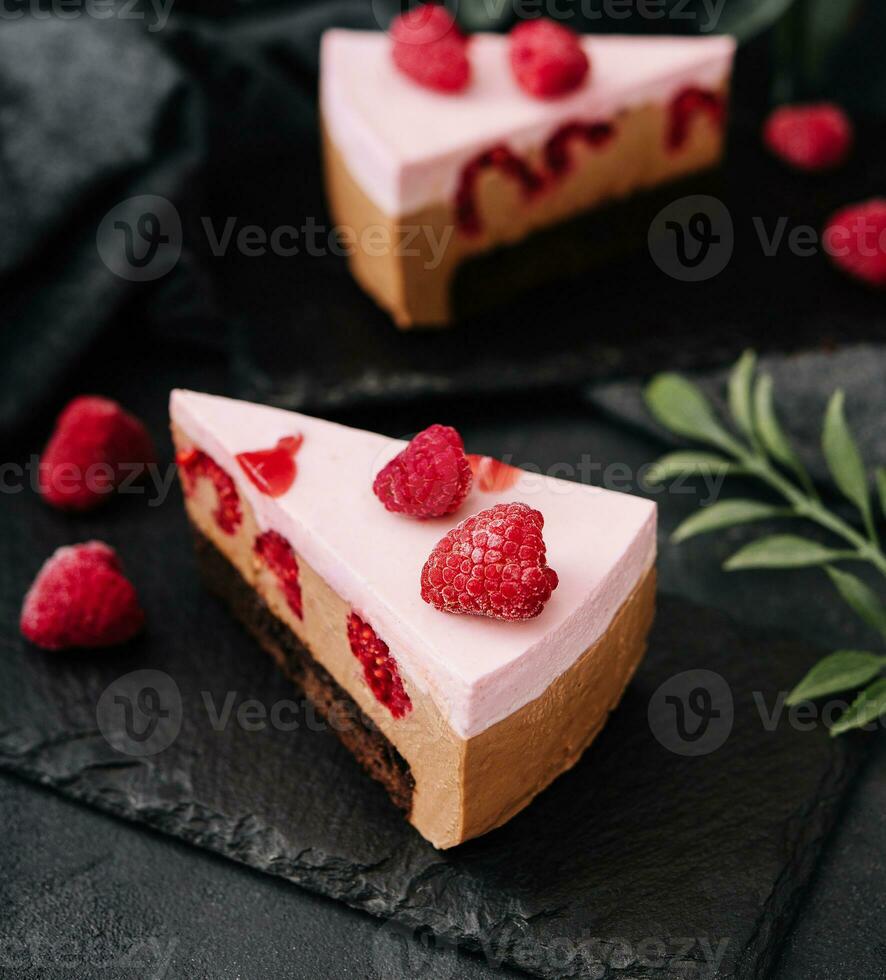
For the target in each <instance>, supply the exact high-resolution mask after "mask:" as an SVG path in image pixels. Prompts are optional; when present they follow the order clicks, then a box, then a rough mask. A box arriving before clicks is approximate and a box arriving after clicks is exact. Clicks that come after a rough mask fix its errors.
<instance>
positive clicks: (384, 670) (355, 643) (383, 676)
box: [348, 613, 412, 718]
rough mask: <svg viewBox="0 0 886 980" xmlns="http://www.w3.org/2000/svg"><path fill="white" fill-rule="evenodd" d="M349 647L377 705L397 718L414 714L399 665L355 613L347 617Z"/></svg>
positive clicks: (384, 645) (373, 632) (386, 646)
mask: <svg viewBox="0 0 886 980" xmlns="http://www.w3.org/2000/svg"><path fill="white" fill-rule="evenodd" d="M348 643H350V645H351V653H353V654H354V656H355V657H356V658H357V659H358V660H359V661H360V663H361V664H362V665H363V677H364V678H365V679H366V683H367V684H368V685H369V689H370V690H371V691H372V693H373V695H374V696H375V699H376V701H378V703H379V704H383V705H384V706H385V707H386V708H387V709H388V711H390V712H391V715H392V716H393V717H394V718H402V717H403V716H404V715H405V714H407V712H409V711H412V702H411V701H410V700H409V695H408V694H407V693H406V690H405V688H404V687H403V681H402V680H401V679H400V672H399V670H398V669H397V662H396V660H394V658H393V657H392V656H391V651H390V650H389V649H388V645H387V643H385V642H384V641H383V640H381V639H380V638H379V637H378V635H377V634H376V632H375V630H374V629H373V628H372V627H371V626H370V625H369V624H368V623H364V622H363V620H362V619H361V618H360V617H359V616H358V615H357V614H356V613H351V614H350V616H348Z"/></svg>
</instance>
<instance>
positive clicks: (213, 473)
mask: <svg viewBox="0 0 886 980" xmlns="http://www.w3.org/2000/svg"><path fill="white" fill-rule="evenodd" d="M175 461H176V463H177V464H178V471H179V474H180V475H181V481H182V488H183V489H184V492H185V495H186V496H191V495H192V494H193V493H194V492H195V489H196V487H197V484H198V483H199V482H200V481H201V480H206V481H208V482H209V483H210V484H211V485H212V487H213V488H214V489H215V494H216V508H215V510H214V511H213V515H212V516H213V518H214V520H215V523H216V524H217V525H218V526H219V528H221V530H222V531H224V533H225V534H234V532H235V531H236V530H237V528H238V527H239V526H240V524H241V523H242V521H243V514H242V512H241V510H240V497H239V495H238V493H237V488H236V487H235V486H234V481H233V480H232V479H231V476H230V474H229V473H226V472H225V471H224V470H223V469H222V468H221V467H220V466H219V465H218V463H216V461H215V460H214V459H213V458H212V457H211V456H208V455H207V454H206V453H204V452H203V451H202V450H199V449H194V447H193V446H190V447H188V448H184V449H180V450H179V451H178V452H177V453H176V454H175Z"/></svg>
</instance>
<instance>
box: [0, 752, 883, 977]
mask: <svg viewBox="0 0 886 980" xmlns="http://www.w3.org/2000/svg"><path fill="white" fill-rule="evenodd" d="M840 744H841V750H840V755H839V761H838V762H837V763H836V764H835V765H834V767H833V768H832V769H831V770H830V771H829V772H828V774H827V776H826V778H825V784H824V786H823V787H822V795H821V796H820V797H818V798H817V804H816V805H814V809H813V812H812V813H811V814H810V813H808V812H801V813H797V814H795V815H794V818H793V821H792V822H793V823H794V824H795V825H796V826H797V828H798V829H797V832H796V834H795V835H794V837H793V840H792V841H790V842H789V846H790V851H791V856H790V857H789V858H788V860H787V861H786V863H785V869H784V871H783V873H782V876H781V878H780V879H779V881H778V882H777V883H776V885H775V888H774V889H773V891H772V893H771V894H770V895H769V897H768V898H767V900H766V903H765V905H764V907H763V909H762V910H761V913H760V915H759V917H758V920H757V924H756V928H755V932H754V935H753V938H752V940H751V942H750V943H749V944H748V945H747V946H746V947H745V948H744V949H743V950H742V952H741V953H740V954H739V956H738V959H737V961H736V970H735V972H734V974H732V977H734V978H735V980H756V978H760V977H766V976H768V975H769V974H770V972H771V970H772V969H773V967H774V965H775V963H776V961H777V959H778V955H779V954H780V947H781V942H782V940H783V939H784V938H785V937H786V936H787V934H788V932H789V931H790V929H791V927H792V925H793V922H794V919H795V916H796V914H797V911H798V909H799V907H800V904H801V901H802V898H803V896H804V895H805V893H806V891H807V889H808V886H809V883H810V881H811V879H812V874H813V871H814V869H815V866H816V864H817V862H818V858H819V856H820V854H821V852H822V850H823V847H824V845H825V843H826V840H827V837H828V834H829V833H830V831H831V830H832V829H833V827H834V825H835V823H836V819H837V817H838V815H839V812H840V811H841V809H842V807H843V804H844V802H845V798H846V795H847V790H848V788H849V786H850V784H851V782H852V780H853V779H854V777H855V776H856V775H857V773H858V770H859V768H860V764H861V762H862V760H863V758H864V755H865V753H864V751H863V746H864V744H866V740H864V739H862V738H860V737H855V736H850V738H848V739H843V740H841V743H840ZM38 751H39V749H38ZM33 755H34V749H33V748H31V749H29V750H28V751H26V752H25V753H24V754H20V755H13V754H9V753H7V752H5V751H3V749H2V747H0V769H2V770H4V771H7V772H11V773H13V774H14V775H16V776H19V777H21V778H24V779H27V780H29V781H31V782H34V783H37V784H39V785H41V786H45V787H48V788H50V789H52V790H55V791H56V792H58V793H60V794H61V795H62V796H65V797H67V798H70V799H73V800H76V801H77V802H80V803H84V804H86V805H88V806H91V807H94V808H95V809H97V810H100V811H102V812H104V813H107V814H109V815H111V816H113V817H117V818H120V819H123V820H126V821H128V822H130V823H134V824H138V825H142V826H148V827H150V828H152V829H154V830H157V831H160V832H161V833H164V834H167V835H168V836H171V837H173V838H175V839H178V840H181V841H184V842H186V843H188V844H193V845H195V846H197V847H199V848H201V849H203V850H207V851H209V852H212V853H214V854H217V855H220V856H222V857H224V858H227V859H230V860H233V861H236V862H237V863H238V864H242V865H244V866H246V867H249V868H252V869H254V870H258V871H261V872H264V873H266V874H272V875H275V876H277V877H280V878H283V879H284V880H286V881H290V882H292V883H293V884H296V885H298V886H299V887H301V888H304V889H306V890H307V891H310V892H313V893H314V894H317V895H320V896H323V897H325V898H331V899H334V900H337V901H341V902H343V903H344V904H346V905H348V906H349V907H351V908H353V909H356V910H358V911H362V912H367V913H369V914H370V915H375V916H378V915H379V912H378V910H377V906H375V904H374V898H375V897H376V894H377V890H376V889H374V888H372V887H371V886H369V885H367V884H365V883H362V884H359V883H358V884H357V887H354V886H353V884H352V886H351V887H345V886H344V885H343V876H342V874H341V873H340V872H341V868H340V866H339V862H337V861H336V860H334V859H333V860H329V861H326V862H323V861H321V862H319V863H317V864H308V863H306V862H299V860H298V859H296V860H295V861H285V862H282V861H274V860H270V861H269V860H267V858H266V856H265V853H263V852H264V849H263V848H259V847H258V846H257V845H258V844H260V843H261V842H262V841H263V840H264V838H263V837H262V836H259V838H258V840H257V839H256V835H255V834H254V833H245V834H243V835H242V836H240V835H238V826H239V823H240V822H239V821H236V822H232V821H231V820H230V819H229V818H224V817H222V816H221V815H219V814H213V813H212V811H209V810H208V809H207V808H205V807H201V806H200V805H199V804H195V803H189V804H188V811H189V813H188V816H187V818H183V815H182V814H181V812H176V813H175V814H169V812H168V811H164V810H161V809H159V808H153V807H150V806H148V807H144V808H136V807H133V806H131V805H130V802H129V801H128V800H127V799H126V798H125V797H124V796H123V795H122V794H119V793H109V792H107V791H95V790H93V789H92V788H91V787H90V785H89V780H88V775H89V771H90V770H86V771H81V772H79V773H71V774H67V775H66V774H64V773H58V774H57V775H56V776H55V777H51V776H47V775H46V773H45V772H41V771H40V769H39V768H37V767H34V766H32V765H30V764H29V762H28V759H29V757H32V756H33ZM129 764H134V765H138V763H132V762H130V763H129ZM83 777H86V778H85V779H84V778H83ZM170 819H171V820H174V821H175V824H174V827H170V825H169V820H170ZM213 823H214V824H216V825H218V824H219V823H222V824H223V826H224V827H225V832H222V833H220V832H211V831H207V830H206V829H205V828H206V826H208V825H212V824H213ZM198 828H200V829H198ZM312 854H314V855H315V856H316V854H317V852H312ZM377 866H378V862H374V864H373V867H377ZM798 868H799V870H797V869H798ZM348 871H349V874H348V875H347V876H344V877H349V878H351V879H352V881H353V878H354V876H353V875H352V874H351V873H350V872H351V871H352V866H350V865H349V868H348ZM788 871H790V873H787V872H788ZM786 881H788V882H794V885H793V887H789V890H788V891H787V892H785V886H784V882H786ZM378 897H379V898H381V896H380V895H379V896H378ZM392 918H397V917H392ZM397 921H400V922H401V923H402V924H403V925H404V926H407V927H409V928H412V927H415V926H418V925H425V924H424V923H419V922H418V921H413V920H411V919H410V917H409V916H408V915H406V916H403V917H400V918H399V919H397ZM521 925H525V922H524V921H523V920H522V919H520V921H517V920H514V919H508V920H507V921H504V922H502V923H499V924H498V925H496V926H495V927H494V929H493V930H491V932H487V934H485V935H483V936H480V935H477V936H476V938H474V939H468V940H467V941H466V940H465V937H463V936H462V937H457V938H459V944H460V947H461V948H464V949H468V950H470V951H471V952H472V953H478V954H482V943H486V944H487V945H488V946H489V947H490V948H492V949H494V950H496V958H497V959H498V960H500V961H501V962H502V963H503V964H504V965H507V966H512V967H516V968H518V969H521V970H527V971H528V972H530V973H532V974H533V975H539V976H544V977H548V978H554V977H558V978H559V977H562V978H564V980H565V978H573V977H581V976H587V973H586V971H585V970H584V964H583V961H581V960H579V961H578V963H577V964H576V965H575V968H572V966H573V965H572V964H568V965H566V966H565V967H564V968H563V969H562V970H560V971H556V970H555V971H547V972H545V973H537V972H535V971H533V970H532V969H531V965H530V964H527V962H526V959H525V957H521V956H520V955H519V950H520V949H521V948H523V944H522V942H521V941H520V939H521V935H522V934H521V929H520V927H521ZM505 929H509V930H510V932H509V934H508V935H509V936H511V937H514V936H515V932H514V930H516V943H511V944H510V945H508V944H507V943H502V942H500V938H499V935H497V934H498V933H500V931H502V930H505ZM442 938H453V937H447V936H446V935H445V934H443V935H442ZM515 946H516V949H517V951H518V955H514V954H513V950H514V948H515ZM681 962H684V961H681ZM672 965H674V964H673V963H669V964H666V965H665V966H664V967H663V968H661V969H658V968H652V969H651V970H647V969H645V968H644V969H643V970H642V972H639V973H637V972H634V973H628V972H627V970H625V969H620V968H614V967H612V966H611V964H608V963H607V964H605V972H604V973H603V974H597V975H596V978H595V980H616V978H618V980H647V978H648V980H664V978H668V980H670V978H672V977H673V978H675V980H676V978H681V980H682V978H683V977H684V976H685V962H684V965H683V966H681V967H676V966H675V968H674V970H673V972H672V971H671V969H670V967H671V966H672ZM701 966H702V964H700V967H701ZM725 976H728V975H724V977H725Z"/></svg>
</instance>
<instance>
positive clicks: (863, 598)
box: [825, 567, 886, 636]
mask: <svg viewBox="0 0 886 980" xmlns="http://www.w3.org/2000/svg"><path fill="white" fill-rule="evenodd" d="M825 571H826V572H827V573H828V575H830V577H831V581H832V582H833V583H834V585H835V586H836V589H837V591H838V592H839V593H840V595H841V596H842V597H843V599H844V601H845V602H846V603H847V604H848V605H849V606H850V608H851V609H852V610H853V611H854V612H855V613H856V614H857V615H858V616H860V617H861V618H862V619H863V620H864V621H865V622H866V623H867V624H868V625H869V626H873V628H874V629H875V630H877V631H878V632H879V633H882V634H883V636H886V607H884V605H883V603H881V602H880V600H879V599H878V598H877V596H876V595H875V594H874V592H873V590H872V589H871V588H869V587H868V586H867V585H865V583H864V582H862V580H861V579H860V578H856V577H855V576H854V575H852V574H851V573H850V572H844V571H843V570H842V569H840V568H830V567H828V568H826V569H825Z"/></svg>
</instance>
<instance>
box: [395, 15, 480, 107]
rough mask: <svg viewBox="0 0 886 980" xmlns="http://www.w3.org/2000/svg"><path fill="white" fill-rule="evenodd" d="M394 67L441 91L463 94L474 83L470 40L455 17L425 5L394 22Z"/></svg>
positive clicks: (426, 86) (413, 78)
mask: <svg viewBox="0 0 886 980" xmlns="http://www.w3.org/2000/svg"><path fill="white" fill-rule="evenodd" d="M390 34H391V39H392V41H393V46H392V48H391V55H392V57H393V59H394V64H395V65H396V66H397V68H398V69H399V70H400V71H401V72H403V74H404V75H408V76H409V77H410V78H411V79H412V80H413V81H414V82H418V84H419V85H423V86H424V87H425V88H430V89H434V91H437V92H460V91H461V90H462V89H463V88H464V87H465V86H466V85H467V84H468V81H469V80H470V76H471V66H470V64H469V63H468V56H467V40H466V38H465V36H464V35H463V34H462V33H461V31H460V30H459V29H458V27H457V26H456V23H455V20H454V19H453V18H452V15H451V14H450V13H449V12H448V11H447V10H446V9H444V8H443V7H440V6H437V5H436V4H432V3H430V4H424V5H423V6H421V7H416V8H414V9H413V10H407V11H406V13H404V14H401V15H400V16H399V17H396V18H395V19H394V21H393V22H392V23H391V30H390Z"/></svg>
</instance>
